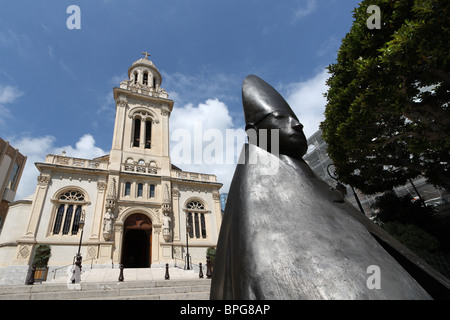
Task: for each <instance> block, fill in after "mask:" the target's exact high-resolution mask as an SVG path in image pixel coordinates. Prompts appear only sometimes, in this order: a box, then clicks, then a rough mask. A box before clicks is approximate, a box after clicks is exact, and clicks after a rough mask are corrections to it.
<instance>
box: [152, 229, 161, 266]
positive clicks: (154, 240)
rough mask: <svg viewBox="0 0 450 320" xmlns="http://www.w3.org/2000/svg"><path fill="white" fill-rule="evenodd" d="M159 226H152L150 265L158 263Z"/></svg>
mask: <svg viewBox="0 0 450 320" xmlns="http://www.w3.org/2000/svg"><path fill="white" fill-rule="evenodd" d="M160 235H161V224H153V230H152V263H154V262H155V263H156V262H159V247H160V245H159V244H160V241H161V240H160Z"/></svg>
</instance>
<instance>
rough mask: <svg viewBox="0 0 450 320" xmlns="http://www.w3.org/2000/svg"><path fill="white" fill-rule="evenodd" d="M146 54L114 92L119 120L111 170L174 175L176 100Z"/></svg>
mask: <svg viewBox="0 0 450 320" xmlns="http://www.w3.org/2000/svg"><path fill="white" fill-rule="evenodd" d="M143 54H144V57H143V58H141V59H139V60H137V61H135V62H134V63H133V64H132V65H131V66H130V68H129V69H128V79H127V80H124V81H122V82H121V83H120V87H119V88H117V87H116V88H114V89H113V92H114V100H115V101H116V119H115V125H114V136H113V142H112V148H111V153H110V170H112V171H116V172H123V171H134V172H138V173H153V174H157V175H162V176H170V166H171V165H170V158H169V117H170V113H171V111H172V108H173V101H172V100H170V99H169V98H168V97H169V95H168V94H167V92H166V91H165V90H164V89H162V88H161V82H162V77H161V74H160V72H159V71H158V69H157V68H156V66H155V65H154V64H153V62H152V61H150V60H149V58H148V56H149V54H148V53H147V52H143ZM136 165H138V167H136ZM132 169H133V170H132ZM139 170H141V171H139ZM142 170H144V172H143V171H142Z"/></svg>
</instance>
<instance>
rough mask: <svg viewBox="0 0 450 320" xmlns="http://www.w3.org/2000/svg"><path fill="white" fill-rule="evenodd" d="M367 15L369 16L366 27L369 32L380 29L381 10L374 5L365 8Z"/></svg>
mask: <svg viewBox="0 0 450 320" xmlns="http://www.w3.org/2000/svg"><path fill="white" fill-rule="evenodd" d="M366 12H367V13H370V14H371V15H370V16H369V18H367V21H366V25H367V28H369V29H370V30H372V29H381V10H380V7H379V6H376V5H374V4H372V5H370V6H368V7H367V11H366Z"/></svg>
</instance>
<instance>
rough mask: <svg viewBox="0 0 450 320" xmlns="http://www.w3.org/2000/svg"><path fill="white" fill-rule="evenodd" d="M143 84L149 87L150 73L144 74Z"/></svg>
mask: <svg viewBox="0 0 450 320" xmlns="http://www.w3.org/2000/svg"><path fill="white" fill-rule="evenodd" d="M143 84H145V85H148V73H147V72H144V79H143Z"/></svg>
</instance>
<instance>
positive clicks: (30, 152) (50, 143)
mask: <svg viewBox="0 0 450 320" xmlns="http://www.w3.org/2000/svg"><path fill="white" fill-rule="evenodd" d="M55 142H56V138H55V137H53V136H50V135H49V136H44V137H34V138H32V137H22V138H20V139H19V140H14V139H11V140H10V144H11V145H12V146H13V147H14V148H17V149H19V152H20V153H21V154H23V155H25V156H27V162H26V165H25V168H24V171H23V174H22V177H21V179H20V183H19V187H18V189H17V193H16V200H19V199H23V198H24V197H27V196H29V195H31V194H33V193H34V191H35V188H36V184H37V182H36V179H37V176H38V175H39V171H38V170H37V168H36V166H35V162H44V161H45V157H46V156H47V155H48V154H61V152H62V151H63V150H65V151H66V156H68V157H74V158H84V159H93V158H96V157H99V156H103V155H105V154H107V152H105V151H103V150H102V149H100V148H98V147H96V146H95V140H94V138H93V137H92V135H90V134H85V135H83V136H82V137H81V138H80V139H79V140H78V142H77V143H76V144H75V147H72V146H70V145H67V146H63V147H58V146H55Z"/></svg>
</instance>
